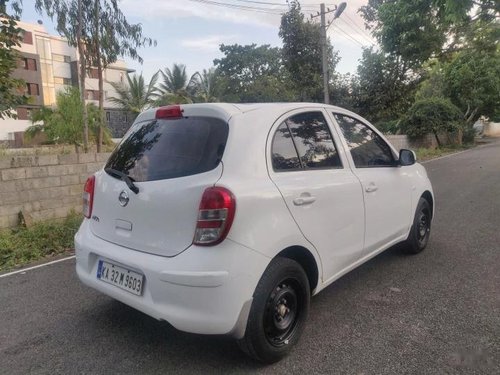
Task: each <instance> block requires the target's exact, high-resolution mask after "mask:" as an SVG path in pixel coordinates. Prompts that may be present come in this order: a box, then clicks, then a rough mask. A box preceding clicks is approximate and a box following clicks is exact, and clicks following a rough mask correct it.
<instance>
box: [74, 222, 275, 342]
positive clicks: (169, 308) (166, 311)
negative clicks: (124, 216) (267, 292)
mask: <svg viewBox="0 0 500 375" xmlns="http://www.w3.org/2000/svg"><path fill="white" fill-rule="evenodd" d="M75 249H76V272H77V274H78V277H79V278H80V280H81V281H82V282H83V283H84V284H86V285H88V286H90V287H92V288H94V289H96V290H98V291H100V292H102V293H104V294H107V295H109V296H111V297H113V298H115V299H117V300H119V301H121V302H123V303H125V304H127V305H129V306H131V307H133V308H135V309H137V310H139V311H142V312H144V313H145V314H147V315H150V316H152V317H154V318H156V319H159V320H165V321H167V322H169V323H170V324H172V325H173V326H174V327H175V328H177V329H179V330H181V331H186V332H192V333H201V334H229V335H232V336H234V337H237V338H241V337H242V336H243V334H244V330H245V327H246V322H247V318H248V312H249V311H250V306H251V302H252V295H253V292H254V290H255V287H256V285H257V283H258V281H259V279H260V277H261V275H262V273H263V272H264V270H265V268H266V267H267V265H268V263H269V261H270V259H269V258H267V257H265V256H263V255H262V254H260V253H258V252H256V251H253V250H250V249H248V248H247V247H244V246H241V245H239V244H237V243H235V242H233V241H231V240H228V239H226V240H225V241H224V242H222V243H221V244H219V245H217V246H214V247H198V246H191V247H190V248H188V249H187V250H185V251H184V252H182V253H181V254H179V255H177V256H175V257H171V258H168V257H162V256H158V255H152V254H147V253H142V252H139V251H136V250H131V249H128V248H125V247H121V246H119V245H116V244H113V243H110V242H107V241H104V240H102V239H100V238H98V237H96V236H95V235H94V234H92V232H91V231H90V228H89V225H88V220H84V222H83V223H82V225H81V227H80V229H79V231H78V233H77V234H76V236H75ZM99 259H105V260H108V261H111V262H113V263H115V264H118V265H122V266H124V267H126V268H128V269H131V270H134V271H136V272H139V273H141V274H143V275H144V288H143V293H142V295H141V296H136V295H134V294H131V293H129V292H127V291H125V290H122V289H119V288H117V287H115V286H113V285H110V284H107V283H104V282H102V281H100V280H98V279H97V277H96V274H97V264H98V260H99Z"/></svg>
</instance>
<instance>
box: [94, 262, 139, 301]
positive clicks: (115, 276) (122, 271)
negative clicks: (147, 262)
mask: <svg viewBox="0 0 500 375" xmlns="http://www.w3.org/2000/svg"><path fill="white" fill-rule="evenodd" d="M97 278H98V279H99V280H101V281H104V282H105V283H108V284H111V285H114V286H117V287H118V288H121V289H123V290H126V291H127V292H130V293H133V294H136V295H138V296H140V295H141V294H142V286H143V284H144V275H141V274H140V273H137V272H134V271H131V270H129V269H126V268H123V267H120V266H117V265H116V264H113V263H109V262H106V261H104V260H99V263H98V265H97Z"/></svg>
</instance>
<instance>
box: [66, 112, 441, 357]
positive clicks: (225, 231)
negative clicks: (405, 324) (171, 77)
mask: <svg viewBox="0 0 500 375" xmlns="http://www.w3.org/2000/svg"><path fill="white" fill-rule="evenodd" d="M83 201H84V214H85V217H86V219H84V221H83V223H82V225H81V227H80V229H79V231H78V233H77V234H76V236H75V247H76V270H77V273H78V276H79V277H80V279H81V280H82V281H83V282H84V283H85V284H87V285H89V286H91V287H92V288H95V289H97V290H98V291H100V292H103V293H105V294H107V295H109V296H111V297H113V298H115V299H117V300H119V301H121V302H123V303H125V304H127V305H130V306H132V307H134V308H136V309H138V310H140V311H142V312H144V313H146V314H148V315H150V316H152V317H154V318H156V319H159V320H165V321H167V322H169V323H170V324H172V325H173V326H174V327H176V328H177V329H179V330H182V331H187V332H193V333H200V334H228V335H232V336H233V337H235V338H236V339H238V342H239V344H240V346H241V347H242V349H243V350H244V351H245V352H246V353H248V354H249V355H251V356H252V357H254V358H256V359H258V360H260V361H263V362H268V363H269V362H274V361H277V360H279V359H280V358H282V357H283V356H284V355H285V354H287V353H288V352H289V350H290V348H291V347H293V345H294V344H296V343H297V341H298V339H299V337H300V334H301V332H302V330H303V328H304V324H305V322H306V318H307V314H308V310H309V300H310V296H312V295H315V294H317V293H318V292H319V291H321V290H322V289H323V288H325V287H326V286H328V285H329V284H330V283H332V282H333V281H335V280H336V279H338V278H339V277H341V276H342V275H344V274H345V273H347V272H348V271H350V270H352V269H353V268H355V267H357V266H359V265H360V264H362V263H364V262H366V261H367V260H369V259H370V258H372V257H374V256H375V255H377V254H379V253H380V252H382V251H383V250H385V249H387V248H388V247H390V246H392V245H394V244H396V243H399V242H405V245H406V248H407V249H408V251H409V252H411V253H418V252H420V251H421V250H423V249H424V248H425V246H426V244H427V241H428V238H429V233H430V227H431V220H432V217H433V213H434V197H433V192H432V187H431V183H430V181H429V179H428V178H427V174H426V172H425V169H424V167H422V166H421V165H419V164H416V163H415V154H414V153H413V152H412V151H409V150H401V151H400V152H399V154H398V153H396V151H395V150H394V149H393V147H392V146H391V145H390V144H389V143H388V142H387V141H386V140H385V139H384V137H383V136H382V135H381V134H380V133H379V132H378V131H377V129H375V128H374V127H373V126H372V125H370V124H369V123H368V122H367V121H366V120H364V119H363V118H361V117H359V116H357V115H356V114H354V113H351V112H349V111H346V110H344V109H342V108H338V107H334V106H328V105H323V104H308V103H289V104H246V105H243V104H242V105H239V104H189V105H180V106H179V105H175V106H167V107H161V108H157V109H151V110H148V111H146V112H144V113H142V114H140V115H139V116H138V118H137V119H136V121H135V123H134V125H133V126H132V127H131V128H130V130H129V131H128V133H127V134H126V136H125V137H124V138H123V140H122V142H121V143H120V144H119V146H118V147H117V148H116V150H115V151H114V152H113V154H112V155H111V156H110V158H109V160H108V161H107V163H106V166H105V167H104V168H103V169H102V170H101V171H99V172H97V173H96V174H95V175H93V176H91V177H90V178H89V179H88V180H87V182H86V184H85V190H84V198H83Z"/></svg>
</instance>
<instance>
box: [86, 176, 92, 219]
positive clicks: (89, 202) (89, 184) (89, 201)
mask: <svg viewBox="0 0 500 375" xmlns="http://www.w3.org/2000/svg"><path fill="white" fill-rule="evenodd" d="M94 187H95V176H90V177H89V178H87V182H85V187H84V188H83V215H84V216H85V217H86V218H87V219H90V216H91V215H92V206H93V204H94Z"/></svg>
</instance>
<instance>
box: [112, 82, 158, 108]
mask: <svg viewBox="0 0 500 375" xmlns="http://www.w3.org/2000/svg"><path fill="white" fill-rule="evenodd" d="M158 75H159V72H157V73H155V74H154V75H153V77H151V80H150V81H149V83H148V84H147V85H146V82H145V81H144V77H143V76H142V73H141V74H140V75H137V74H134V75H133V76H132V78H130V75H127V82H128V84H123V83H121V82H110V83H111V86H113V88H114V89H115V91H116V93H117V94H118V96H117V97H111V98H109V101H110V102H112V103H115V104H117V105H118V106H119V107H120V108H121V109H123V110H124V111H127V112H133V113H135V114H136V115H138V114H139V113H141V112H142V111H143V110H145V109H147V108H148V107H150V106H152V105H153V104H154V103H155V101H156V100H157V98H158V89H157V88H156V86H155V85H156V82H157V80H158Z"/></svg>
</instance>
